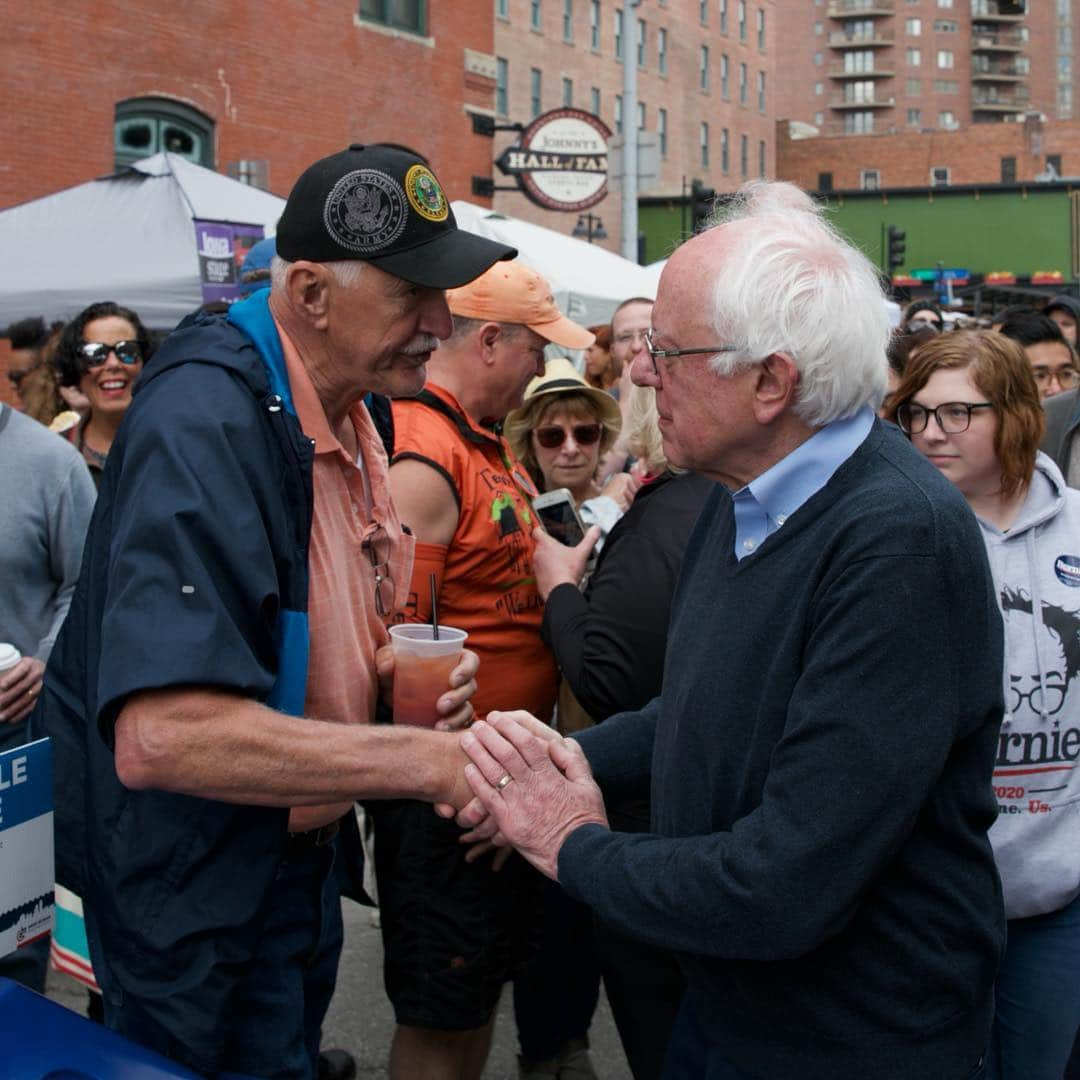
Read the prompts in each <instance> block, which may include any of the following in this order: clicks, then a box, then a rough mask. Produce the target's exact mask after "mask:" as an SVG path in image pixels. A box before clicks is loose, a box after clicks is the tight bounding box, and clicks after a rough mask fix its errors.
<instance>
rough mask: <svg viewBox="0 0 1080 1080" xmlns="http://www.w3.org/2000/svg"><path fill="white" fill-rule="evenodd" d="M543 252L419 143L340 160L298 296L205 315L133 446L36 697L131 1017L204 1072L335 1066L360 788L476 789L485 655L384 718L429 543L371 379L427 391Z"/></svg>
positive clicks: (149, 407)
mask: <svg viewBox="0 0 1080 1080" xmlns="http://www.w3.org/2000/svg"><path fill="white" fill-rule="evenodd" d="M514 254H515V252H514V251H513V250H512V249H510V248H507V247H504V246H503V245H500V244H495V243H492V242H490V241H487V240H484V239H482V238H480V237H478V236H474V235H472V234H469V233H466V232H463V231H461V230H459V229H458V228H457V225H456V223H455V221H454V217H453V214H452V213H451V211H450V209H449V205H448V203H447V199H446V196H445V194H444V193H443V190H442V188H441V186H440V185H439V182H438V180H437V179H436V178H435V176H434V175H433V174H432V172H431V171H430V170H429V169H428V168H427V166H426V165H425V164H424V163H423V162H422V161H421V160H420V159H419V158H417V157H416V156H415V155H413V154H410V153H405V152H403V151H401V150H398V149H393V148H388V147H384V146H369V147H363V146H351V147H349V149H347V150H345V151H343V152H341V153H339V154H335V155H333V156H332V157H329V158H326V159H324V160H322V161H319V162H317V163H316V164H315V165H313V166H311V168H309V169H308V170H307V171H306V172H305V173H304V174H303V175H302V176H301V177H300V179H299V181H298V182H297V184H296V186H295V188H294V189H293V191H292V194H291V195H290V196H289V200H288V203H287V205H286V208H285V212H284V214H283V216H282V219H281V222H280V224H279V226H278V234H277V257H276V258H275V259H274V262H273V266H272V278H273V284H272V288H271V289H270V290H262V291H259V292H256V293H255V294H254V295H252V296H251V297H250V298H249V299H247V300H245V301H242V302H240V303H238V304H235V305H234V306H233V307H232V308H231V309H230V311H229V313H228V314H227V315H225V316H220V315H218V316H210V315H196V316H194V317H192V318H190V319H188V320H185V322H184V323H182V324H181V326H180V327H178V328H177V330H176V331H175V332H174V333H173V334H172V335H171V336H170V338H169V339H168V340H167V341H166V342H165V344H164V345H163V346H162V348H161V349H160V350H159V351H158V353H157V354H156V356H155V357H154V360H153V362H152V363H151V364H149V365H148V366H147V369H146V371H145V372H144V374H143V377H142V379H141V380H140V386H139V387H138V391H137V394H136V398H135V401H134V404H133V405H132V407H131V410H130V412H129V414H128V416H127V417H126V418H125V422H124V425H123V428H122V430H121V432H120V434H119V436H118V438H117V440H116V442H115V444H114V446H113V452H112V453H111V454H110V456H109V467H108V469H107V470H106V472H105V475H104V478H103V481H102V486H101V491H100V495H99V499H98V504H97V512H96V514H95V517H94V521H93V524H92V526H91V529H90V534H89V537H88V540H87V545H86V555H85V560H84V564H83V570H82V575H81V578H80V581H79V586H78V590H77V593H76V597H75V600H74V602H73V604H72V609H71V616H70V618H69V619H68V622H67V624H66V626H65V628H64V630H63V632H62V634H61V637H60V640H59V641H58V642H57V645H56V648H55V650H54V652H53V656H52V660H51V662H50V665H49V669H48V672H47V676H46V682H45V691H44V694H43V701H42V704H41V706H40V707H39V709H38V712H37V714H36V720H37V722H38V723H39V724H40V726H41V728H42V730H44V732H45V733H47V734H51V735H53V736H54V738H55V742H56V745H57V772H58V790H59V791H61V792H62V793H63V795H62V799H61V803H60V805H59V806H58V810H57V819H58V821H57V832H58V839H57V845H58V864H59V865H58V877H60V879H61V880H62V881H63V882H64V883H65V884H67V885H69V886H71V887H73V888H74V889H76V890H77V891H78V892H79V893H80V894H81V895H82V896H83V897H84V899H85V906H86V916H87V930H88V937H89V941H90V948H91V954H92V958H93V962H94V969H95V972H96V973H97V976H98V979H99V982H100V983H101V987H102V990H103V992H104V997H105V1010H106V1019H107V1022H108V1024H109V1026H110V1027H112V1028H114V1029H115V1030H117V1031H120V1032H121V1033H123V1034H125V1035H127V1036H128V1037H130V1038H132V1039H134V1040H136V1041H138V1042H140V1043H142V1044H144V1045H147V1046H150V1047H153V1048H155V1049H157V1050H159V1051H161V1052H163V1053H165V1054H166V1055H168V1056H170V1057H172V1058H174V1059H176V1060H179V1061H181V1062H183V1063H184V1064H186V1065H187V1066H189V1067H191V1068H194V1069H196V1070H197V1071H199V1072H201V1073H206V1074H215V1075H216V1074H218V1073H229V1074H241V1075H246V1076H259V1077H312V1076H314V1075H315V1074H316V1071H317V1055H318V1043H319V1030H320V1025H321V1022H322V1019H323V1016H324V1014H325V1011H326V1007H327V1005H328V1003H329V1001H330V996H331V994H332V991H333V985H334V978H335V974H336V970H337V962H338V956H339V953H340V949H341V940H342V927H341V913H340V905H339V903H338V891H337V888H336V886H335V883H334V874H333V869H334V862H335V856H336V850H337V846H338V839H337V834H338V831H339V828H344V827H347V826H350V825H353V819H352V817H351V814H350V808H351V805H352V802H353V800H354V799H356V798H358V797H366V798H376V799H377V798H383V797H389V796H394V797H408V798H413V799H421V800H426V801H429V802H435V801H441V802H450V803H456V804H461V803H463V802H464V801H465V798H466V792H465V788H464V781H463V776H462V766H463V763H464V758H463V756H462V754H461V753H460V751H459V747H458V735H457V734H455V733H454V731H453V729H454V728H456V727H458V726H460V725H461V724H463V723H465V722H466V721H467V720H468V718H469V716H470V715H471V705H470V704H469V699H470V697H471V695H472V692H473V691H474V689H475V681H474V679H473V676H474V674H475V671H476V658H475V656H473V655H472V654H466V656H465V657H464V658H463V660H462V662H461V663H460V664H459V665H458V667H457V668H456V670H455V671H454V673H453V674H452V675H451V678H450V683H451V687H453V689H450V688H448V692H447V693H446V694H444V695H443V696H442V698H441V699H440V703H441V704H440V710H439V711H440V713H441V719H440V722H439V724H438V727H439V728H440V729H441V730H424V729H418V728H414V727H393V726H386V725H378V726H376V725H373V724H371V723H370V721H372V720H374V719H375V713H376V708H377V707H378V706H379V703H380V701H381V698H382V697H383V696H384V695H385V694H386V692H387V689H388V685H389V684H390V681H391V679H392V660H391V659H390V658H389V656H388V650H385V648H384V646H385V643H386V640H387V634H386V628H385V622H386V621H387V619H388V618H389V617H390V616H391V615H392V613H393V612H394V611H395V610H396V609H397V608H398V607H399V606H401V605H402V604H403V603H404V601H405V594H406V590H407V588H408V583H409V574H410V566H411V561H412V538H411V537H410V536H409V535H408V534H407V533H405V532H404V531H403V530H402V528H401V525H400V522H399V519H398V516H397V513H396V511H395V510H394V507H393V503H392V500H391V498H390V490H389V483H388V477H387V461H386V456H385V451H384V448H383V443H382V441H381V439H380V437H379V434H378V432H377V431H376V429H375V426H374V424H373V422H372V420H371V417H370V416H369V414H368V412H367V410H366V409H365V408H364V406H363V400H362V399H363V398H364V396H365V395H366V394H369V393H376V394H385V395H395V396H398V395H409V394H415V393H416V392H417V391H418V390H419V389H420V388H421V386H422V385H423V383H424V378H425V369H426V368H425V366H426V362H427V359H428V357H429V356H430V354H431V352H432V350H433V349H435V348H436V347H437V346H438V343H439V339H441V338H445V337H446V336H447V335H448V334H449V333H450V329H451V320H450V313H449V310H448V308H447V305H446V300H445V298H444V295H443V290H445V289H447V288H452V287H456V286H460V285H462V284H464V283H465V282H468V281H470V280H472V279H473V278H474V277H476V276H477V275H479V274H481V273H482V272H483V271H484V270H486V269H487V268H488V267H489V266H491V265H492V264H493V263H494V262H496V261H498V260H500V259H506V258H511V257H513V255H514ZM380 650H382V651H380ZM377 652H379V658H378V665H377V663H376V653H377Z"/></svg>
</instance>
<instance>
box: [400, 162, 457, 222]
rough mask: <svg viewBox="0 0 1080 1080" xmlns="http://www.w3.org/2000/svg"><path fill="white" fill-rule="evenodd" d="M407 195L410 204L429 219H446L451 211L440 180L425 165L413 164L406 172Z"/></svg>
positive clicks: (423, 216)
mask: <svg viewBox="0 0 1080 1080" xmlns="http://www.w3.org/2000/svg"><path fill="white" fill-rule="evenodd" d="M405 197H406V198H407V199H408V200H409V205H410V206H411V207H412V208H413V209H414V210H415V211H416V212H417V213H418V214H419V215H420V216H421V217H422V218H427V220H428V221H445V220H446V218H447V215H448V214H449V212H450V211H449V208H448V207H447V205H446V196H445V195H444V194H443V190H442V188H441V187H439V181H438V180H436V179H435V177H434V175H433V174H432V172H431V170H430V169H426V168H424V166H423V165H413V166H412V168H410V169H409V171H408V172H407V173H406V174H405Z"/></svg>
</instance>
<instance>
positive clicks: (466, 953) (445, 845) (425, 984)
mask: <svg viewBox="0 0 1080 1080" xmlns="http://www.w3.org/2000/svg"><path fill="white" fill-rule="evenodd" d="M366 805H367V809H368V812H369V813H371V814H372V816H373V818H374V821H375V873H376V875H377V880H378V887H379V913H380V918H381V920H382V934H383V951H384V958H383V979H384V981H385V985H386V993H387V996H388V997H389V998H390V1003H391V1004H392V1005H393V1007H394V1016H395V1018H396V1020H397V1022H398V1023H399V1024H405V1025H408V1026H410V1027H419V1028H426V1029H430V1030H435V1031H470V1030H472V1029H474V1028H479V1027H483V1026H484V1024H486V1023H487V1022H488V1020H489V1019H490V1018H491V1015H492V1013H493V1011H494V1009H495V1006H496V1005H497V1004H498V1001H499V995H500V994H501V993H502V987H503V983H505V982H507V981H508V980H510V979H513V978H514V977H515V975H517V974H518V973H519V972H520V971H521V970H522V967H523V965H525V964H526V963H527V962H528V961H529V960H530V959H531V957H532V956H533V955H534V953H535V950H536V943H537V940H538V932H539V926H540V913H541V895H542V892H541V885H542V881H543V879H542V878H541V876H540V874H539V873H538V872H537V871H535V870H534V869H533V868H532V867H531V866H529V865H528V863H526V862H525V860H524V859H522V858H520V857H518V856H512V857H511V858H510V859H509V860H508V862H507V863H506V865H505V866H504V867H503V868H502V869H501V870H500V871H499V872H498V873H495V872H493V871H492V869H491V856H490V855H486V856H484V857H483V858H482V859H480V860H479V861H478V862H475V863H467V862H466V861H465V852H466V850H467V848H466V847H465V846H464V845H462V844H460V843H459V842H458V837H459V836H461V833H462V830H461V829H460V828H458V826H457V825H455V824H454V822H453V821H447V820H445V819H444V818H441V817H439V816H438V814H436V813H435V811H434V809H432V807H431V806H430V805H429V804H428V803H420V802H412V801H404V800H391V801H385V802H382V801H380V802H374V801H373V802H370V803H368V804H366Z"/></svg>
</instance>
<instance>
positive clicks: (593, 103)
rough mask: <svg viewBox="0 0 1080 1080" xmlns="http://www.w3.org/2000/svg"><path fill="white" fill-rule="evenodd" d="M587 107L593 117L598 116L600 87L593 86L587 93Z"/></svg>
mask: <svg viewBox="0 0 1080 1080" xmlns="http://www.w3.org/2000/svg"><path fill="white" fill-rule="evenodd" d="M589 107H590V108H591V109H592V114H593V116H599V115H600V87H599V86H594V87H593V88H592V89H591V90H590V91H589Z"/></svg>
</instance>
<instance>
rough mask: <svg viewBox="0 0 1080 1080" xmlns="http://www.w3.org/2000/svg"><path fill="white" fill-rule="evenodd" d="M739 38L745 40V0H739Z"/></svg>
mask: <svg viewBox="0 0 1080 1080" xmlns="http://www.w3.org/2000/svg"><path fill="white" fill-rule="evenodd" d="M739 40H740V41H745V40H746V0H739Z"/></svg>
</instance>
